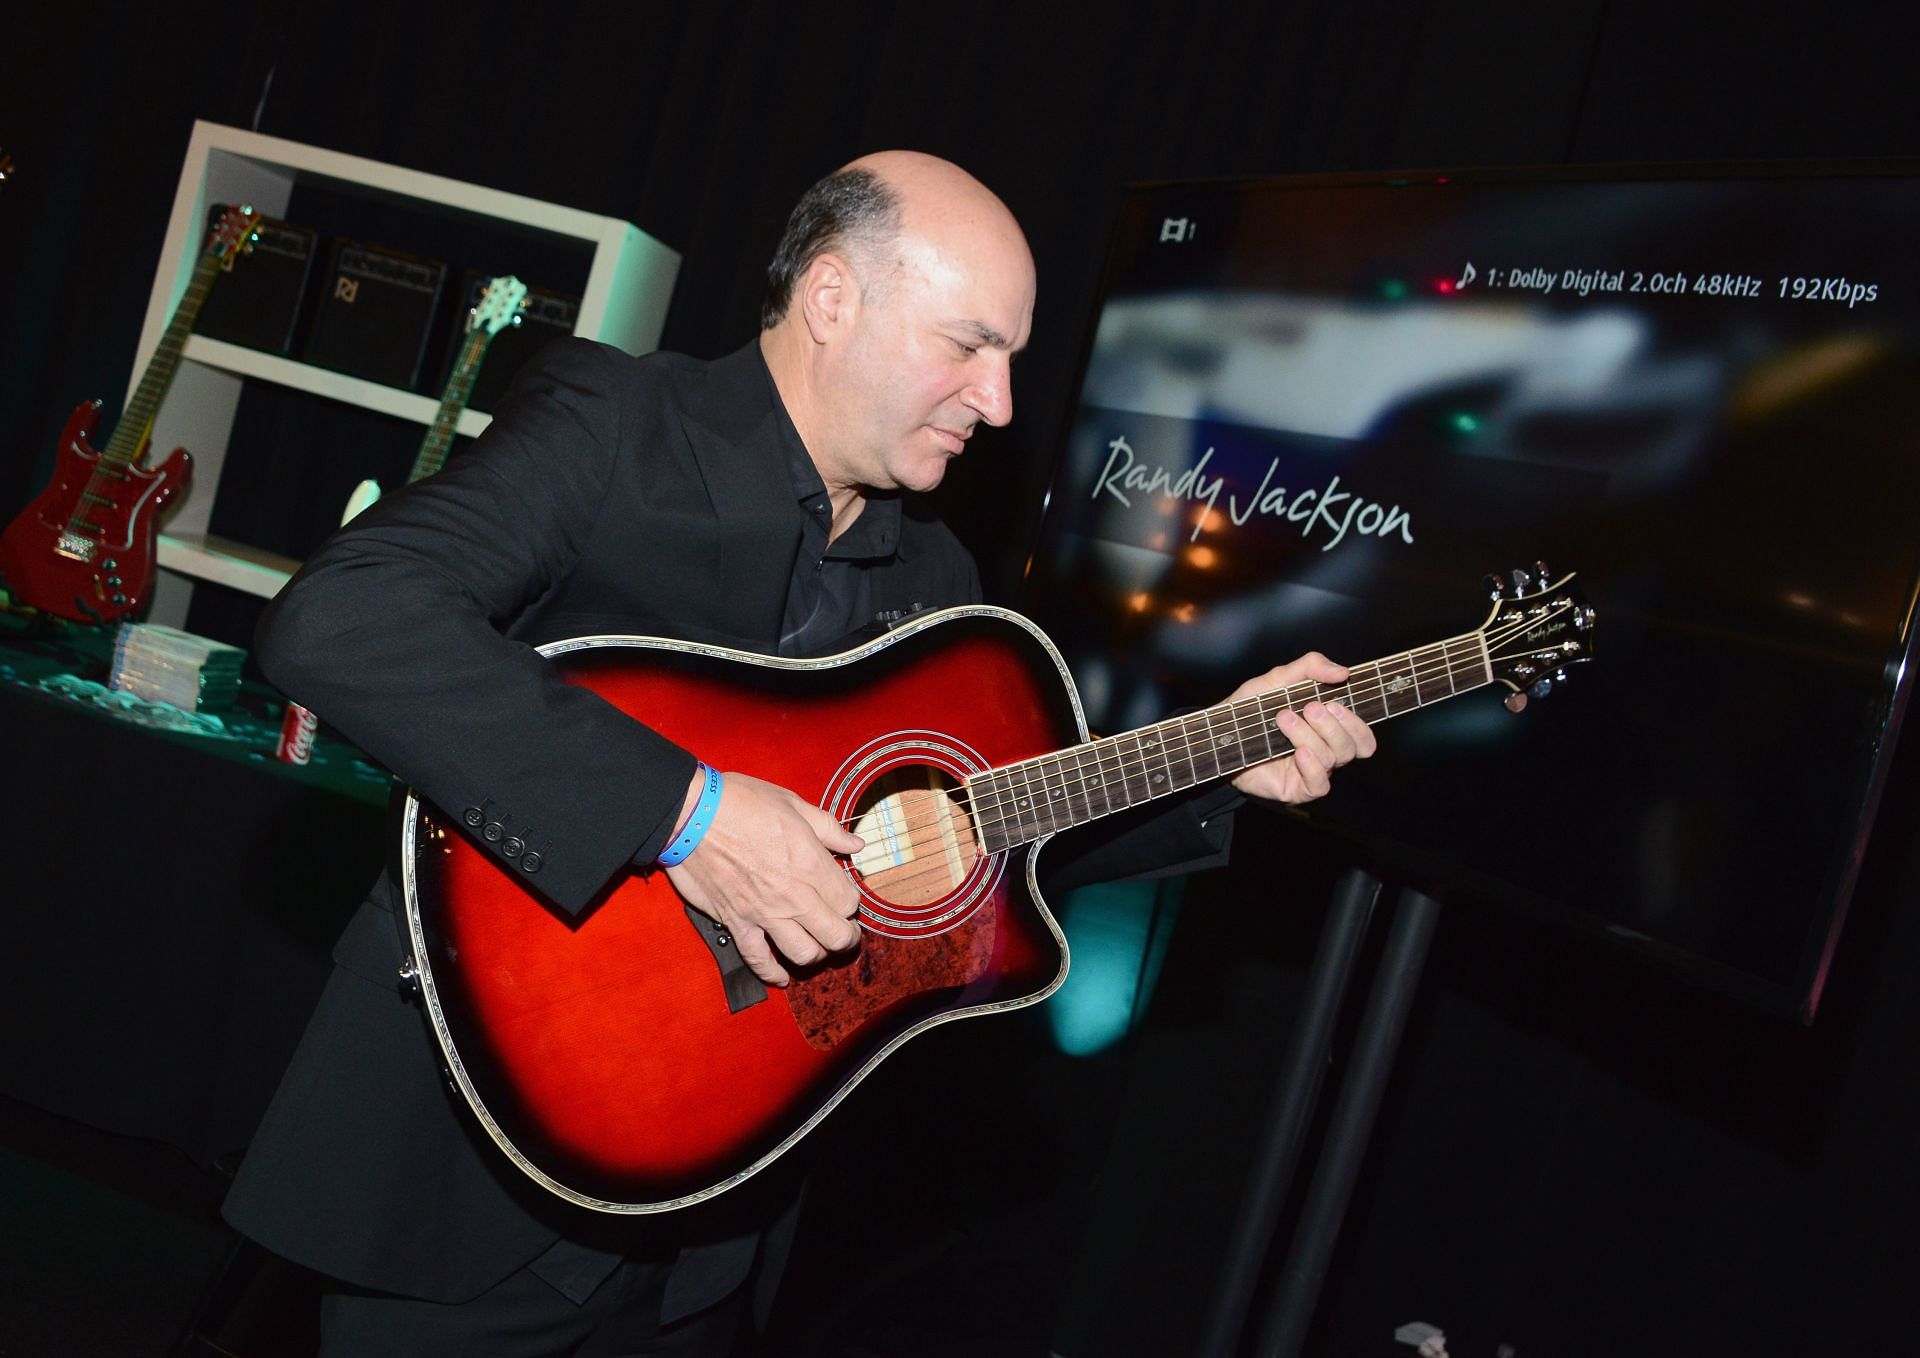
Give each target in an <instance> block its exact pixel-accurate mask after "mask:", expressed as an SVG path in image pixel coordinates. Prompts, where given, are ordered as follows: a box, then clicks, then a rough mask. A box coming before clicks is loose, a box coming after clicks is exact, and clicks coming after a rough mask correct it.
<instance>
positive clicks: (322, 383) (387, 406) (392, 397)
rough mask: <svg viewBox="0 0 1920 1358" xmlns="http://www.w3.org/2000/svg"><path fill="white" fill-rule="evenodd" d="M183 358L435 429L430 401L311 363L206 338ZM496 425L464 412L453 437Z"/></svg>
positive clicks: (193, 342)
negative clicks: (297, 361)
mask: <svg viewBox="0 0 1920 1358" xmlns="http://www.w3.org/2000/svg"><path fill="white" fill-rule="evenodd" d="M183 353H184V356H185V358H186V360H187V361H188V362H189V363H201V364H205V365H206V366H207V367H209V368H218V369H219V370H220V371H221V372H227V373H233V374H235V375H236V376H239V377H256V378H259V379H260V380H261V381H263V382H276V383H278V384H279V385H281V386H283V387H292V388H294V389H295V390H297V391H305V392H311V393H312V394H313V395H315V396H324V397H326V398H327V399H328V400H330V401H344V402H346V403H347V404H348V405H354V406H362V407H364V408H365V409H367V410H377V411H379V412H380V413H381V414H383V415H397V416H399V417H400V418H401V419H403V420H412V421H413V422H414V423H416V424H421V425H428V424H432V423H433V417H434V415H435V414H437V413H438V412H439V409H440V403H439V402H438V401H436V400H434V399H433V398H432V397H431V396H420V395H417V394H416V393H414V392H411V391H402V390H400V388H398V387H387V386H382V385H381V384H380V383H378V382H369V381H367V380H366V378H364V377H354V376H351V375H350V374H348V373H339V372H334V371H333V370H332V369H331V368H316V367H314V366H313V365H312V364H311V363H296V362H295V361H294V360H292V359H290V358H281V357H280V356H279V355H278V354H266V353H262V352H260V351H259V350H258V349H249V348H246V347H245V346H244V345H239V344H229V343H227V342H226V341H225V340H217V339H213V338H211V337H209V336H207V335H192V336H189V337H188V339H187V347H186V349H185V350H184V351H183ZM492 423H493V416H491V415H489V414H487V413H486V412H485V411H481V410H471V409H469V410H463V411H461V412H460V423H459V424H458V425H457V426H456V427H455V432H457V433H460V434H464V435H466V436H467V437H468V438H472V437H474V436H475V435H477V434H479V432H480V431H481V430H482V429H485V428H486V427H487V426H488V425H490V424H492Z"/></svg>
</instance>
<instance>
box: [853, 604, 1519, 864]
mask: <svg viewBox="0 0 1920 1358" xmlns="http://www.w3.org/2000/svg"><path fill="white" fill-rule="evenodd" d="M1536 621H1537V620H1536ZM1478 635H1480V634H1478V633H1473V632H1468V633H1463V634H1461V635H1460V636H1457V637H1451V638H1448V639H1447V640H1446V641H1444V642H1436V643H1434V644H1433V645H1431V646H1426V647H1420V648H1416V650H1414V651H1406V652H1402V653H1401V654H1402V655H1404V656H1406V657H1407V659H1408V660H1409V661H1415V662H1416V664H1415V666H1414V667H1413V668H1411V669H1406V670H1399V669H1396V670H1394V671H1393V672H1391V673H1389V671H1388V670H1387V669H1386V668H1385V667H1386V666H1387V664H1388V662H1389V661H1392V660H1393V659H1395V657H1391V656H1389V657H1385V658H1383V659H1381V660H1378V661H1372V662H1368V664H1366V665H1357V666H1355V667H1354V668H1355V669H1356V670H1371V671H1372V673H1371V674H1370V675H1366V676H1363V677H1362V678H1361V679H1360V680H1359V682H1358V683H1356V682H1355V681H1352V680H1349V681H1348V682H1347V683H1346V684H1339V685H1320V684H1317V683H1315V682H1314V681H1311V680H1308V681H1303V682H1302V683H1299V684H1294V685H1290V686H1288V687H1287V688H1284V689H1271V690H1268V691H1267V692H1266V693H1262V694H1253V695H1249V696H1248V697H1246V698H1240V699H1235V700H1233V701H1232V702H1230V703H1221V704H1218V705H1216V706H1214V707H1211V708H1207V709H1205V710H1204V711H1202V712H1197V713H1192V714H1190V715H1188V716H1187V717H1184V718H1174V719H1172V720H1171V721H1169V722H1166V723H1159V724H1156V726H1154V727H1148V728H1143V729H1144V730H1166V731H1171V730H1172V728H1173V727H1175V726H1178V727H1179V732H1178V734H1179V736H1180V738H1181V743H1180V745H1179V746H1178V747H1177V748H1176V747H1175V745H1174V743H1173V742H1171V741H1167V742H1163V745H1164V748H1165V749H1166V751H1167V752H1166V753H1164V754H1155V755H1147V754H1145V753H1144V749H1143V750H1142V751H1141V752H1140V753H1139V754H1138V757H1136V758H1135V759H1134V760H1133V763H1132V765H1131V766H1129V764H1128V762H1127V756H1126V755H1125V754H1124V753H1123V752H1121V750H1120V747H1119V744H1118V742H1119V741H1120V740H1122V739H1125V738H1127V737H1128V736H1132V737H1136V738H1137V737H1139V736H1140V735H1141V734H1142V733H1141V732H1138V731H1135V732H1125V733H1122V735H1120V736H1111V737H1106V738H1104V739H1103V740H1099V741H1093V742H1089V743H1088V744H1086V745H1082V746H1076V747H1072V748H1071V749H1069V750H1063V751H1054V752H1052V753H1050V754H1046V755H1039V756H1035V757H1034V758H1032V759H1027V760H1019V761H1015V762H1014V763H1012V764H1007V765H1003V766H1001V767H999V768H995V769H990V770H986V771H985V772H984V773H983V774H982V775H976V777H984V776H988V775H1003V776H1004V775H1008V774H1010V773H1017V771H1019V770H1021V769H1022V768H1023V767H1025V766H1030V765H1031V766H1042V765H1048V764H1049V763H1051V764H1053V765H1055V766H1059V767H1062V768H1064V763H1065V759H1066V757H1068V756H1073V757H1074V759H1075V763H1076V764H1077V765H1079V773H1080V774H1081V775H1082V777H1080V778H1079V779H1078V787H1079V791H1078V795H1081V796H1083V797H1084V796H1086V795H1087V793H1086V788H1087V787H1088V786H1090V785H1091V784H1090V783H1089V782H1088V780H1087V779H1086V778H1085V777H1084V775H1085V773H1086V767H1085V764H1084V763H1083V762H1082V760H1081V758H1080V757H1081V756H1082V755H1084V754H1085V753H1086V752H1089V751H1094V752H1096V754H1097V758H1096V763H1095V769H1094V772H1095V773H1096V774H1097V775H1098V776H1101V777H1106V776H1110V775H1114V774H1118V775H1121V776H1123V777H1124V776H1126V775H1128V774H1130V773H1131V772H1133V771H1134V770H1135V769H1139V768H1144V767H1147V766H1148V765H1150V764H1152V763H1155V762H1159V763H1162V764H1169V766H1170V761H1171V760H1173V759H1177V758H1179V757H1181V756H1182V755H1185V756H1186V757H1187V758H1188V760H1189V763H1192V762H1193V759H1194V755H1195V752H1196V751H1198V750H1200V749H1203V748H1206V749H1207V750H1208V753H1209V756H1211V755H1212V750H1211V748H1210V747H1208V746H1205V745H1203V744H1201V743H1199V742H1196V741H1195V739H1194V737H1195V736H1196V735H1197V734H1199V732H1200V728H1201V727H1203V726H1204V727H1205V728H1206V735H1207V739H1208V740H1209V741H1215V740H1218V739H1219V738H1220V735H1219V733H1220V731H1221V729H1222V728H1223V727H1224V728H1225V730H1226V732H1227V736H1228V738H1229V739H1230V740H1244V738H1245V737H1246V736H1247V735H1248V734H1249V733H1252V732H1264V731H1266V730H1267V729H1268V722H1269V719H1270V718H1271V717H1272V716H1273V715H1275V714H1276V713H1277V711H1278V710H1279V707H1278V706H1275V707H1274V708H1273V710H1272V711H1268V710H1266V709H1267V708H1268V706H1269V705H1271V704H1273V701H1274V700H1275V699H1276V698H1279V699H1282V700H1283V701H1282V703H1281V705H1282V706H1285V707H1287V708H1289V709H1291V710H1298V708H1299V707H1300V706H1301V705H1303V702H1302V698H1303V697H1304V701H1305V702H1311V701H1313V699H1314V698H1315V697H1320V698H1323V699H1333V700H1337V699H1338V698H1340V697H1341V696H1342V695H1343V694H1344V695H1345V696H1346V697H1347V698H1349V699H1351V700H1353V701H1355V702H1357V703H1365V702H1367V701H1369V700H1371V699H1373V698H1375V697H1378V696H1380V695H1381V694H1383V693H1384V692H1386V691H1387V690H1388V686H1389V685H1390V684H1393V683H1394V682H1395V681H1396V680H1399V679H1402V678H1410V680H1411V681H1412V682H1414V683H1416V684H1422V683H1425V682H1426V681H1427V680H1430V679H1432V678H1433V677H1434V676H1435V675H1436V674H1438V673H1439V672H1440V671H1441V670H1445V671H1446V672H1447V673H1448V675H1449V676H1450V677H1451V676H1453V675H1455V674H1457V673H1458V672H1459V671H1460V670H1461V669H1462V667H1463V665H1462V661H1461V659H1460V658H1458V657H1455V656H1453V655H1452V654H1451V652H1452V651H1453V650H1454V649H1455V648H1457V647H1459V646H1460V645H1461V644H1462V643H1463V642H1469V641H1472V640H1474V639H1475V637H1476V636H1478ZM1489 635H1491V634H1490V633H1489ZM1502 640H1504V638H1502ZM1435 652H1438V653H1439V655H1438V656H1435V655H1434V654H1433V653H1435ZM1465 667H1466V668H1468V669H1469V670H1471V669H1477V668H1479V657H1478V655H1477V654H1476V655H1475V656H1473V658H1472V661H1471V662H1468V663H1467V664H1466V666H1465ZM1481 682H1482V683H1484V682H1486V681H1481ZM1480 686H1481V685H1480V684H1476V685H1475V687H1480ZM1216 719H1217V720H1216ZM1229 722H1230V723H1231V724H1230V725H1229V724H1228V723H1229ZM1103 746H1104V747H1109V749H1110V751H1111V752H1112V753H1117V754H1120V759H1119V760H1118V762H1114V761H1111V760H1109V759H1108V758H1107V757H1106V754H1104V753H1098V752H1099V751H1100V748H1101V747H1103ZM1278 757H1281V756H1280V755H1272V756H1266V757H1263V758H1262V759H1261V760H1256V761H1250V762H1255V763H1257V762H1265V758H1278ZM1242 767H1245V766H1242ZM1237 771H1238V770H1223V771H1222V774H1217V775H1214V776H1222V775H1223V774H1224V773H1226V772H1237ZM1058 781H1059V782H1060V785H1061V788H1062V791H1063V792H1064V793H1065V798H1071V797H1072V796H1074V795H1076V794H1075V792H1074V791H1071V790H1067V789H1066V781H1067V780H1066V779H1065V778H1064V777H1061V778H1060V779H1059V780H1058ZM1198 781H1208V779H1205V778H1203V779H1200V780H1198ZM1027 788H1028V790H1029V791H1032V790H1034V784H1033V783H1032V782H1031V781H1029V782H1028V784H1027ZM1007 790H1008V791H1013V790H1014V789H1013V787H1012V784H1011V782H1009V786H1008V789H1007ZM1168 790H1169V791H1172V790H1173V789H1168ZM1039 792H1040V794H1041V796H1042V797H1043V798H1044V799H1045V800H1046V801H1048V802H1049V803H1051V802H1054V801H1056V800H1062V799H1060V798H1056V797H1055V795H1054V793H1053V791H1052V789H1050V788H1048V787H1046V785H1045V773H1044V772H1043V774H1042V781H1041V784H1040V786H1039ZM1143 800H1145V799H1143ZM935 814H936V815H938V812H937V811H936V813H935ZM1033 814H1034V813H1033V812H1014V813H1011V814H1008V815H1005V816H1003V817H1001V819H1000V820H999V821H998V822H991V821H988V822H984V823H983V824H984V828H986V829H989V830H992V829H998V828H1000V827H1001V826H1004V825H1005V824H1007V823H1008V822H1010V821H1016V820H1020V819H1023V818H1028V817H1030V816H1032V815H1033ZM851 823H852V821H845V822H843V824H851Z"/></svg>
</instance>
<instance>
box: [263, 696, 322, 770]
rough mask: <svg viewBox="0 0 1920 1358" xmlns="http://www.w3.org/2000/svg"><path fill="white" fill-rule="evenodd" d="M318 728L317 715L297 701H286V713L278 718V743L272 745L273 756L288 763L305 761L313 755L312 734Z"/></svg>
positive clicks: (318, 720) (302, 762)
mask: <svg viewBox="0 0 1920 1358" xmlns="http://www.w3.org/2000/svg"><path fill="white" fill-rule="evenodd" d="M319 729H320V719H319V718H318V717H316V716H314V715H313V713H311V712H309V711H308V710H307V709H306V708H304V707H302V706H300V704H299V703H288V704H287V715H286V716H284V717H282V718H281V719H280V743H279V744H278V745H276V746H274V747H273V757H274V758H275V759H284V760H286V761H287V762H288V763H289V764H304V763H306V762H307V761H308V760H309V759H311V758H312V757H313V735H314V732H316V731H318V730H319Z"/></svg>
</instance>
